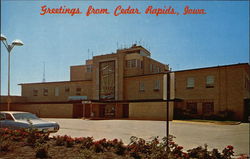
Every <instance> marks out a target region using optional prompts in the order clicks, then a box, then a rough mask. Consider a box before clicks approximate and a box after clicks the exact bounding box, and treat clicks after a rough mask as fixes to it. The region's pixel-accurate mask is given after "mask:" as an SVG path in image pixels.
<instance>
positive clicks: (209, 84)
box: [187, 75, 214, 89]
mask: <svg viewBox="0 0 250 159" xmlns="http://www.w3.org/2000/svg"><path fill="white" fill-rule="evenodd" d="M194 87H195V78H194V77H188V78H187V88H188V89H192V88H194ZM206 88H214V76H211V75H209V76H206Z"/></svg>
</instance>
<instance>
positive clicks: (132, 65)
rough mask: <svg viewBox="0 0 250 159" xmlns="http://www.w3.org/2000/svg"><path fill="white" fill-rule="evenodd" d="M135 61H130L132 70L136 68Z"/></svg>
mask: <svg viewBox="0 0 250 159" xmlns="http://www.w3.org/2000/svg"><path fill="white" fill-rule="evenodd" d="M136 64H137V61H136V59H133V60H131V67H132V68H134V67H136Z"/></svg>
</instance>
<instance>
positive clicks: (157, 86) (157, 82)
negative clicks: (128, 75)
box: [139, 80, 160, 92]
mask: <svg viewBox="0 0 250 159" xmlns="http://www.w3.org/2000/svg"><path fill="white" fill-rule="evenodd" d="M154 90H155V91H158V90H160V80H155V82H154ZM139 91H141V92H143V91H145V84H144V82H139Z"/></svg>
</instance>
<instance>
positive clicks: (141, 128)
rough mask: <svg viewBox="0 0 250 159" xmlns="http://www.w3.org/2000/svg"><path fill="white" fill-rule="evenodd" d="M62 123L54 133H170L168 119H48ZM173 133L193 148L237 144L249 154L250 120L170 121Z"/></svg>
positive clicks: (121, 136)
mask: <svg viewBox="0 0 250 159" xmlns="http://www.w3.org/2000/svg"><path fill="white" fill-rule="evenodd" d="M46 120H50V121H56V122H58V123H59V124H60V126H61V128H60V130H59V131H58V132H57V133H55V134H52V135H70V136H72V137H81V136H93V137H94V139H102V138H107V139H114V138H118V139H122V140H123V142H124V143H126V144H128V143H129V138H130V137H131V136H137V137H141V138H144V139H150V138H151V137H154V136H159V137H160V138H162V137H163V136H164V135H165V133H166V122H164V121H142V120H82V119H46ZM170 134H172V135H174V136H175V137H176V139H175V142H176V143H178V144H179V145H182V146H184V148H185V149H190V148H193V147H197V146H203V145H204V144H208V148H218V149H219V150H222V149H223V148H224V147H226V146H227V145H232V146H234V148H235V155H239V154H249V124H247V123H242V124H239V125H216V124H211V123H190V122H175V121H173V122H170Z"/></svg>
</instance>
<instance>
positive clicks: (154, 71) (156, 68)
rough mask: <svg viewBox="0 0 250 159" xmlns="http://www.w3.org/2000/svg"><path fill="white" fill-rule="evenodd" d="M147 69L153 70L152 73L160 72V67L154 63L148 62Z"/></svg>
mask: <svg viewBox="0 0 250 159" xmlns="http://www.w3.org/2000/svg"><path fill="white" fill-rule="evenodd" d="M149 71H150V72H153V73H160V72H162V70H161V68H160V67H159V66H156V65H154V64H149Z"/></svg>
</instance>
